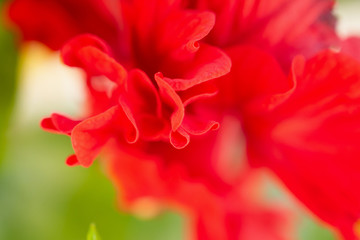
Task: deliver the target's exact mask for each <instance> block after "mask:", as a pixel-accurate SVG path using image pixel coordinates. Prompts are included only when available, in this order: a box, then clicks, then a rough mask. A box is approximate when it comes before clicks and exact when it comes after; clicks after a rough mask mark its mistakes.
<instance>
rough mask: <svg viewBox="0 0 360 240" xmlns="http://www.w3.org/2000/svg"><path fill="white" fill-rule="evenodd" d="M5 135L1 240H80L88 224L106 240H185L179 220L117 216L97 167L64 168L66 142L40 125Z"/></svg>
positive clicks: (166, 216) (0, 181)
mask: <svg viewBox="0 0 360 240" xmlns="http://www.w3.org/2000/svg"><path fill="white" fill-rule="evenodd" d="M34 129H35V130H34ZM9 135H10V137H9V144H8V150H7V153H6V157H5V162H4V164H3V167H2V169H1V171H0V213H1V214H0V239H11V240H25V239H39V240H41V239H51V240H64V239H66V240H79V239H84V233H85V232H86V231H87V229H88V226H89V223H91V222H96V225H97V227H98V229H99V231H100V232H101V236H102V239H106V240H146V239H156V240H180V239H184V234H183V229H182V225H183V224H182V218H181V217H180V216H179V215H176V214H174V213H171V212H166V213H164V214H162V215H160V216H158V217H156V218H155V219H152V220H140V219H138V218H136V217H135V216H132V215H130V214H127V213H123V212H121V211H119V209H118V207H117V206H116V196H115V191H114V188H113V186H112V184H111V183H110V181H109V180H108V179H107V177H106V176H105V174H104V173H103V171H102V170H101V166H100V165H99V164H98V163H96V164H94V165H93V166H91V167H90V168H87V169H85V168H82V167H73V168H70V167H68V166H66V165H65V163H64V159H65V158H66V156H67V154H70V153H71V151H72V150H71V146H70V140H69V138H68V137H66V136H59V135H53V134H49V133H45V132H42V131H41V130H40V129H39V127H38V123H34V124H31V126H29V127H28V129H22V128H19V127H18V126H14V127H13V128H11V130H10V134H9Z"/></svg>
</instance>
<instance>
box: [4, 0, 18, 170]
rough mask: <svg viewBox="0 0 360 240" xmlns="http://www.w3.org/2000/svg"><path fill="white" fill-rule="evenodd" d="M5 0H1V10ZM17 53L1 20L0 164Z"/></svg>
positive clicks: (10, 36)
mask: <svg viewBox="0 0 360 240" xmlns="http://www.w3.org/2000/svg"><path fill="white" fill-rule="evenodd" d="M4 2H5V1H4V0H0V10H1V9H2V5H3V3H4ZM0 13H1V12H0ZM16 65H17V53H16V49H15V46H14V37H13V36H12V34H10V32H9V31H8V30H7V29H6V28H5V26H4V23H3V21H1V22H0V166H1V160H2V156H3V152H4V150H5V146H6V141H5V140H6V138H5V134H6V130H7V127H8V124H9V120H10V115H11V111H12V107H13V101H14V94H15V86H16V81H15V79H16V77H15V76H16Z"/></svg>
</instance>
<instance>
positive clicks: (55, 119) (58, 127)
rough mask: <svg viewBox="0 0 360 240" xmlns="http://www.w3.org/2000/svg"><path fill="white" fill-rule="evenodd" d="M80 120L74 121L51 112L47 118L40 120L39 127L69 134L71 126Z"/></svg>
mask: <svg viewBox="0 0 360 240" xmlns="http://www.w3.org/2000/svg"><path fill="white" fill-rule="evenodd" d="M80 122H81V121H75V120H72V119H70V118H67V117H65V116H62V115H60V114H56V113H54V114H52V115H51V117H49V118H44V119H43V120H42V121H41V127H42V128H43V129H44V130H47V131H50V132H55V133H60V134H66V135H70V134H71V131H72V130H73V128H74V127H75V126H76V125H77V124H79V123H80Z"/></svg>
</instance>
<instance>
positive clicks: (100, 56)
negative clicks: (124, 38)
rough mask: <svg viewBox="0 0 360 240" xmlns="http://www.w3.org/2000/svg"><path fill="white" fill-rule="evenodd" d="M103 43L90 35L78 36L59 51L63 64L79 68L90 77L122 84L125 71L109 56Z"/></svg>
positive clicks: (125, 75) (107, 49) (125, 74)
mask: <svg viewBox="0 0 360 240" xmlns="http://www.w3.org/2000/svg"><path fill="white" fill-rule="evenodd" d="M109 52H110V50H109V47H108V46H107V45H106V43H105V42H103V41H102V40H100V39H99V38H97V37H95V36H92V35H89V34H87V35H80V36H78V37H76V38H74V39H72V40H70V41H69V42H68V43H67V44H66V45H65V46H64V47H63V48H62V50H61V55H62V58H63V60H64V62H65V63H66V64H67V65H69V66H74V67H81V68H83V69H84V70H85V71H86V72H87V73H88V74H90V75H91V76H98V75H104V76H106V77H107V78H109V79H110V80H112V81H113V82H115V83H117V84H123V83H124V81H125V79H126V77H127V71H126V70H125V69H124V67H123V66H122V65H120V64H119V63H118V62H117V61H116V60H114V59H113V58H112V57H110V56H109Z"/></svg>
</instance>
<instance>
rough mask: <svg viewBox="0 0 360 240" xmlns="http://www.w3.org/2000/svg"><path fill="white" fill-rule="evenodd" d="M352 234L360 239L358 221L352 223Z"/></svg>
mask: <svg viewBox="0 0 360 240" xmlns="http://www.w3.org/2000/svg"><path fill="white" fill-rule="evenodd" d="M354 232H355V235H356V236H357V237H360V219H359V220H358V221H357V222H356V223H354Z"/></svg>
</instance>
